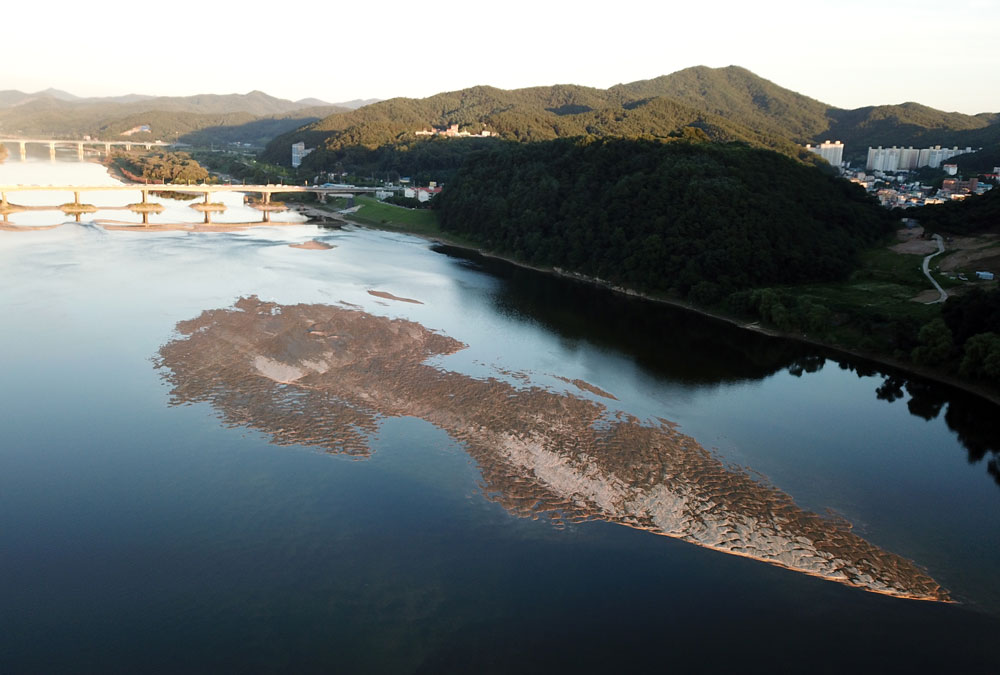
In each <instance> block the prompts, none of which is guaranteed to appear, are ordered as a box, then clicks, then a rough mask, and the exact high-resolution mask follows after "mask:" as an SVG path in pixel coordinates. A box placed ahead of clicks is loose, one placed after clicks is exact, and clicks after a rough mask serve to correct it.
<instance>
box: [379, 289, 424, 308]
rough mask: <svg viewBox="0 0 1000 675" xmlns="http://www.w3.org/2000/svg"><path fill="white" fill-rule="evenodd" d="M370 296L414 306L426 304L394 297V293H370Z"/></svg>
mask: <svg viewBox="0 0 1000 675" xmlns="http://www.w3.org/2000/svg"><path fill="white" fill-rule="evenodd" d="M368 295H374V296H375V297H376V298H385V299H386V300H396V301H398V302H409V303H413V304H414V305H422V304H424V303H422V302H420V301H419V300H414V299H413V298H401V297H399V296H398V295H393V294H392V293H386V292H385V291H368Z"/></svg>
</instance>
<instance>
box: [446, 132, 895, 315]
mask: <svg viewBox="0 0 1000 675" xmlns="http://www.w3.org/2000/svg"><path fill="white" fill-rule="evenodd" d="M436 201H437V204H436V208H437V209H438V210H439V214H440V222H441V227H442V229H443V230H445V231H447V232H453V233H456V234H460V235H463V236H465V237H467V238H470V239H472V240H474V241H476V242H479V243H480V244H482V246H484V247H485V248H487V249H489V250H492V251H495V252H498V253H501V254H507V255H510V256H513V257H514V258H516V259H518V260H521V261H524V262H527V263H532V264H539V265H547V266H554V267H561V268H565V269H568V270H571V271H574V272H579V273H582V274H585V275H588V276H593V277H598V278H601V279H604V280H606V281H609V282H611V283H614V284H620V285H624V286H627V287H630V288H635V289H639V290H644V291H652V292H661V293H670V294H675V295H678V296H680V297H686V298H689V299H691V300H693V301H695V302H699V303H713V302H716V301H719V300H721V299H723V298H724V297H726V296H728V295H729V294H731V293H733V292H735V291H739V290H741V289H747V288H753V287H757V286H767V285H774V284H786V283H788V284H790V283H797V282H805V281H818V280H834V279H840V278H843V277H845V276H846V275H848V274H849V273H850V272H851V271H852V269H853V268H854V266H855V255H856V254H857V252H858V251H859V250H860V249H862V248H864V247H866V246H869V245H871V244H872V243H874V242H876V241H877V240H879V239H880V238H882V237H883V236H885V234H886V233H887V232H889V231H891V229H892V222H891V221H892V219H891V217H890V216H889V214H888V212H886V211H884V210H883V209H881V208H879V207H878V206H877V205H876V204H874V203H873V202H872V201H871V200H870V199H869V198H868V197H867V196H866V195H865V193H864V191H863V190H861V189H860V188H858V187H857V186H854V185H852V184H850V183H848V182H846V181H842V180H839V179H835V178H832V177H830V176H828V175H826V174H824V173H822V172H820V171H817V170H816V169H814V168H810V167H807V166H803V165H802V164H800V163H798V162H795V161H794V160H791V159H789V158H787V157H783V156H781V155H778V154H776V153H773V152H768V151H763V150H756V149H752V148H747V147H745V146H741V145H723V144H710V143H687V142H683V141H678V142H674V143H665V144H664V143H655V142H648V141H627V140H603V141H592V142H587V141H581V140H559V141H553V142H547V143H536V144H514V143H504V144H495V145H494V146H493V147H492V148H489V149H486V150H483V151H481V152H480V153H478V154H475V155H472V156H470V157H469V158H468V159H467V161H466V162H465V164H464V165H463V166H462V168H461V170H460V171H459V172H458V173H457V175H456V176H455V177H454V178H453V179H452V180H451V181H450V182H449V183H448V184H447V185H446V186H445V189H444V191H443V192H442V193H441V194H440V195H439V196H438V197H437V198H436Z"/></svg>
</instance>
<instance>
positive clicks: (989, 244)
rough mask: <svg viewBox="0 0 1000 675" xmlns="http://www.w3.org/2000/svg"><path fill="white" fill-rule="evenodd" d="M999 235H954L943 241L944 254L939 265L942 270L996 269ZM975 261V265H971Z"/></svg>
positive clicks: (999, 254) (998, 261)
mask: <svg viewBox="0 0 1000 675" xmlns="http://www.w3.org/2000/svg"><path fill="white" fill-rule="evenodd" d="M998 243H1000V236H997V235H995V234H984V235H980V236H978V237H954V238H952V239H951V240H950V241H947V242H946V243H945V254H944V255H943V256H942V258H941V262H940V264H939V267H940V269H941V271H942V272H955V271H972V270H971V268H972V267H976V268H977V269H997V271H1000V268H998V263H1000V248H997V246H996V244H998ZM973 263H975V265H973Z"/></svg>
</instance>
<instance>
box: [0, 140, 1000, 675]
mask: <svg viewBox="0 0 1000 675" xmlns="http://www.w3.org/2000/svg"><path fill="white" fill-rule="evenodd" d="M63 182H65V183H77V184H84V183H86V184H98V183H113V182H114V181H113V179H111V178H110V177H108V176H107V175H106V173H105V172H104V169H103V168H102V167H101V166H99V165H96V164H89V163H81V162H77V161H74V160H72V159H70V158H68V157H67V158H61V157H60V158H59V159H57V160H56V161H54V162H52V161H49V160H48V159H47V158H45V159H41V158H29V159H28V161H26V162H18V161H16V160H8V161H7V162H6V163H4V164H0V184H14V183H28V184H31V183H37V184H42V185H44V184H48V183H63ZM137 196H138V195H136V196H135V197H136V198H137ZM8 198H9V199H10V200H11V201H21V202H22V203H24V202H25V201H26V200H23V199H21V196H20V195H19V196H17V197H15V196H14V195H8ZM31 199H33V200H38V201H35V202H32V203H53V204H58V203H62V202H64V201H68V200H67V199H66V196H65V195H51V194H45V193H35V194H33V195H32V196H31ZM95 199H100V200H101V202H102V203H110V201H109V200H110V199H111V197H110V196H107V197H105V196H98V197H95ZM115 199H120V200H121V204H122V205H124V204H126V203H128V202H130V201H135V200H136V199H135V198H130V197H128V196H126V195H119V196H118V197H115ZM213 199H216V198H214V197H213ZM85 200H86V199H85ZM220 200H222V201H225V203H226V204H227V206H228V207H229V208H228V210H227V212H226V214H224V215H219V216H216V217H214V218H213V220H215V221H216V222H243V221H246V220H254V219H259V217H260V216H259V213H257V212H255V211H254V210H253V209H250V208H249V207H245V206H243V204H242V198H241V196H240V195H238V194H235V193H234V194H229V195H226V196H225V197H224V198H220ZM167 203H168V208H167V211H166V212H165V213H164V214H160V215H159V216H156V217H154V220H157V222H168V221H178V222H179V221H186V222H192V223H194V222H199V221H200V220H201V215H200V214H198V213H197V212H195V211H194V210H192V209H190V208H189V206H188V204H189V202H182V201H172V202H167ZM125 213H127V212H122V211H117V210H116V211H107V212H98V213H96V214H88V215H85V216H84V217H83V218H82V222H80V223H75V222H68V223H66V224H63V225H60V226H59V227H55V228H53V229H47V230H29V229H27V228H28V227H31V226H42V225H50V224H56V223H59V222H61V221H62V220H64V219H65V218H64V217H63V216H61V214H59V213H57V212H37V211H33V212H26V213H20V214H13V215H12V216H10V219H9V223H10V225H9V227H7V229H6V230H3V231H0V289H2V290H0V316H2V317H3V320H2V324H0V325H2V330H0V374H2V380H0V410H3V424H2V426H0V588H2V593H0V599H2V600H0V671H3V672H59V671H88V672H125V671H129V672H135V671H140V672H142V671H166V672H205V671H220V670H222V671H248V672H250V671H252V672H256V671H274V670H281V671H300V672H329V671H338V672H387V673H399V672H428V673H439V672H454V671H461V672H512V671H516V672H562V671H567V670H574V671H578V672H607V671H609V670H611V669H615V670H629V671H631V670H638V669H639V668H650V667H655V668H657V669H667V668H670V669H679V670H680V671H681V672H732V671H739V672H783V671H788V670H792V669H796V670H805V671H809V672H843V671H844V670H847V669H848V668H850V669H852V670H862V671H868V670H881V671H884V672H894V671H901V672H902V671H907V672H913V671H915V670H916V671H928V670H949V671H962V672H996V671H997V670H998V669H1000V654H998V652H997V650H996V647H995V644H996V637H997V636H998V635H1000V584H998V583H997V582H996V578H997V577H996V575H997V571H998V561H1000V555H998V554H1000V521H998V519H997V517H996V516H997V513H998V512H1000V508H998V507H1000V478H998V476H1000V472H998V471H997V466H996V461H997V452H998V450H1000V429H998V423H997V421H996V420H997V419H998V418H1000V416H998V415H997V412H998V411H997V409H996V407H995V406H993V405H991V404H988V403H985V402H982V401H980V400H978V399H976V398H975V397H972V396H970V395H967V394H964V393H962V392H959V391H956V390H953V389H949V388H947V387H944V386H942V385H938V384H934V383H931V382H926V381H922V380H918V379H911V378H908V377H907V376H906V375H905V374H903V373H899V372H887V371H885V369H884V368H883V367H880V366H878V365H877V364H873V363H870V362H865V361H863V360H860V359H856V358H853V357H846V356H844V355H840V354H836V353H832V352H826V351H823V350H822V349H819V348H816V347H813V346H808V345H803V344H799V343H795V342H791V341H787V340H781V339H775V338H769V337H766V336H762V335H758V334H754V333H749V332H746V331H742V330H739V329H736V328H734V327H731V326H728V325H726V324H723V323H721V322H717V321H715V320H712V319H709V318H705V317H701V316H698V315H694V314H691V313H687V312H685V311H682V310H679V309H676V308H671V307H666V306H661V305H655V304H652V303H648V302H645V301H642V300H639V299H635V298H628V297H624V296H620V295H617V294H614V293H611V292H609V291H606V290H603V289H599V288H594V287H591V286H588V285H585V284H583V283H579V282H575V281H571V280H567V279H559V278H553V277H550V276H546V275H544V274H541V273H538V272H534V271H531V270H525V269H522V268H518V267H514V266H511V265H509V264H506V263H503V262H500V261H496V260H491V259H488V258H482V257H480V256H478V255H475V254H472V253H468V252H464V251H462V250H459V249H454V248H449V247H444V246H438V245H434V244H431V243H428V242H426V241H423V240H420V239H416V238H413V237H409V236H406V235H401V234H392V233H386V232H379V231H373V230H367V229H362V228H353V227H347V228H345V229H342V230H336V229H323V228H321V227H319V226H317V225H313V224H309V223H304V222H298V221H301V220H302V219H301V218H300V217H298V216H296V215H294V214H285V216H284V219H285V220H286V221H289V222H286V223H284V224H281V225H271V226H259V227H251V228H248V229H241V230H238V231H232V232H193V231H158V232H148V231H135V232H132V231H120V230H112V229H108V228H107V227H106V226H105V225H103V224H102V223H105V224H106V223H107V222H108V221H109V220H126V219H127V218H126V216H125V215H123V214H125ZM130 217H131V218H132V220H131V221H130V222H137V221H138V218H137V217H132V216H131V215H130ZM280 218H281V217H280V216H275V220H278V219H280ZM18 228H20V229H18ZM312 241H317V242H321V243H323V244H326V245H327V246H329V248H315V249H313V250H310V249H303V248H295V247H293V246H291V245H293V244H305V243H308V242H312ZM662 535H667V536H662ZM901 596H903V597H901ZM907 596H913V597H920V598H926V599H925V600H913V599H906V597H907ZM943 599H947V600H949V601H948V602H940V601H939V600H943Z"/></svg>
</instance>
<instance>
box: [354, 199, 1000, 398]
mask: <svg viewBox="0 0 1000 675" xmlns="http://www.w3.org/2000/svg"><path fill="white" fill-rule="evenodd" d="M394 208H399V209H402V210H404V211H406V210H407V209H403V208H402V207H394ZM342 217H343V218H344V220H345V221H347V222H349V223H352V224H355V225H358V226H361V227H371V228H373V229H379V230H387V231H391V232H403V233H406V234H411V235H413V236H417V237H420V238H422V239H425V240H427V241H432V242H436V243H440V244H443V245H446V246H452V247H455V248H459V249H462V250H466V251H470V252H473V253H476V254H478V255H481V256H484V257H487V258H492V259H495V260H502V261H503V262H506V263H509V264H511V265H516V266H518V267H521V268H524V269H530V270H534V271H536V272H541V273H543V274H553V275H556V276H560V277H563V278H567V279H573V280H575V281H580V282H583V283H588V284H592V285H595V286H600V287H603V288H606V289H609V290H612V291H614V292H616V293H621V294H622V295H628V296H631V297H637V298H642V299H644V300H648V301H651V302H657V303H661V304H666V305H670V306H672V307H677V308H680V309H684V310H687V311H689V312H694V313H696V314H699V315H701V316H705V317H709V318H712V319H715V320H717V321H722V322H724V323H727V324H729V325H732V326H736V327H738V328H742V329H744V330H749V331H753V332H755V333H759V334H762V335H767V336H769V337H775V338H782V339H787V340H795V341H797V342H801V343H804V344H808V345H812V346H814V347H818V348H821V349H824V350H827V351H830V352H832V353H833V354H842V355H845V356H851V357H854V358H860V359H864V360H866V361H870V362H872V363H874V364H879V365H881V366H884V367H887V368H890V369H892V370H895V371H899V373H900V374H906V375H911V376H915V377H918V378H921V379H925V380H931V381H933V382H937V383H940V384H944V385H947V386H949V387H953V388H955V389H959V390H961V391H963V392H966V393H969V394H972V395H974V396H978V397H980V398H983V399H985V400H987V401H989V402H990V403H993V404H995V405H1000V393H998V392H996V391H993V390H990V389H988V388H986V387H983V386H980V385H977V384H975V383H971V382H967V381H965V380H961V379H959V378H957V377H954V376H952V375H949V374H947V373H942V372H940V371H937V370H933V369H931V368H927V367H924V366H919V365H916V364H913V363H910V362H907V361H901V360H899V359H895V358H893V357H891V356H888V355H886V354H880V353H877V352H871V351H866V350H862V349H852V348H850V347H845V346H842V345H837V344H833V343H830V342H825V341H822V340H818V339H815V338H813V337H810V336H808V335H806V334H802V333H792V332H785V331H780V330H777V329H775V328H771V327H767V326H762V325H761V324H760V323H759V322H756V321H754V322H748V321H746V320H744V319H741V318H739V317H736V316H733V315H732V314H727V313H725V312H722V311H719V310H714V309H707V308H705V307H699V306H697V305H693V304H691V303H689V302H686V301H684V300H680V299H677V298H670V297H665V296H662V295H653V294H649V293H642V292H640V291H636V290H634V289H630V288H625V287H623V286H618V285H615V284H613V283H611V282H608V281H605V280H603V279H597V278H594V277H588V276H587V275H584V274H579V273H575V272H571V271H568V270H564V269H560V268H557V267H541V266H537V265H529V264H527V263H524V262H521V261H518V260H515V259H513V258H511V257H509V256H505V255H500V254H497V253H494V252H492V251H489V250H487V249H485V248H483V247H482V246H481V245H479V244H477V243H475V242H472V241H469V240H466V239H463V238H460V237H455V236H452V235H449V234H446V233H443V232H441V230H440V228H439V227H437V226H436V225H435V226H434V227H433V228H429V227H426V226H424V227H420V228H411V227H409V226H407V225H406V224H405V223H401V222H399V221H396V222H391V221H390V222H386V221H385V220H382V221H381V222H373V219H370V218H368V219H361V218H358V217H357V216H356V215H355V214H345V215H343V216H342Z"/></svg>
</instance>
